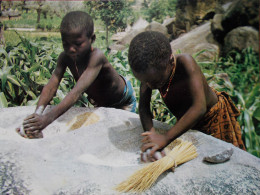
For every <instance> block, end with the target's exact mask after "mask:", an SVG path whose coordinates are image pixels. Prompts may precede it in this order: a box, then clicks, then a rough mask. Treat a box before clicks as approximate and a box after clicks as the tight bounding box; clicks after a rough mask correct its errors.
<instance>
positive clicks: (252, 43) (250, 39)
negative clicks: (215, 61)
mask: <svg viewBox="0 0 260 195" xmlns="http://www.w3.org/2000/svg"><path fill="white" fill-rule="evenodd" d="M248 47H252V49H253V51H254V52H256V53H258V52H259V33H258V31H257V30H255V29H254V28H252V27H248V26H244V27H238V28H235V29H233V30H232V31H230V32H229V33H228V34H227V35H226V36H225V39H224V46H223V49H222V52H223V55H224V54H227V53H229V52H230V51H232V50H235V51H242V50H243V49H245V48H248Z"/></svg>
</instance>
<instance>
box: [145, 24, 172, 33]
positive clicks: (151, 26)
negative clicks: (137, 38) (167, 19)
mask: <svg viewBox="0 0 260 195" xmlns="http://www.w3.org/2000/svg"><path fill="white" fill-rule="evenodd" d="M145 31H157V32H160V33H162V34H164V35H165V36H167V37H169V34H168V32H167V28H166V27H165V26H164V25H162V24H160V23H158V22H155V21H153V22H151V23H150V24H149V25H148V26H147V27H146V28H145Z"/></svg>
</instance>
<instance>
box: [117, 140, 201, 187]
mask: <svg viewBox="0 0 260 195" xmlns="http://www.w3.org/2000/svg"><path fill="white" fill-rule="evenodd" d="M178 141H179V144H178V145H177V146H175V147H174V148H173V149H172V150H171V151H169V153H168V154H167V155H166V156H164V157H163V158H161V159H160V160H157V161H155V162H153V163H149V164H148V165H147V166H145V167H144V168H142V169H140V170H138V171H136V172H135V173H134V174H133V175H132V176H130V177H129V178H128V179H127V180H126V181H123V182H122V183H120V184H119V185H117V186H116V188H115V190H117V191H119V192H143V191H145V190H147V189H148V188H150V187H151V186H152V184H153V183H154V182H155V181H156V179H157V178H158V177H159V176H160V175H161V174H162V173H163V172H165V171H166V170H168V169H170V168H172V167H176V166H177V165H179V164H182V163H185V162H187V161H189V160H192V159H194V158H196V157H197V155H198V154H197V151H196V147H195V146H194V145H193V144H192V143H191V142H188V141H184V140H181V141H180V139H178Z"/></svg>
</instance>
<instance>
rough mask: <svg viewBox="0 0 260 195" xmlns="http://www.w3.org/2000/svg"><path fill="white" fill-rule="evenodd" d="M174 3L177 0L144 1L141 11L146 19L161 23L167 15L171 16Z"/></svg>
mask: <svg viewBox="0 0 260 195" xmlns="http://www.w3.org/2000/svg"><path fill="white" fill-rule="evenodd" d="M176 3H177V0H150V2H149V3H147V2H146V3H145V5H144V7H143V10H142V11H143V13H144V15H145V19H146V20H147V21H149V22H151V21H157V22H159V23H162V22H163V20H164V19H165V18H166V17H167V16H170V17H173V13H175V7H176ZM162 10H163V11H162Z"/></svg>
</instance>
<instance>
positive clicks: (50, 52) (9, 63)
mask: <svg viewBox="0 0 260 195" xmlns="http://www.w3.org/2000/svg"><path fill="white" fill-rule="evenodd" d="M18 36H19V37H20V39H21V42H20V43H19V44H18V45H17V46H7V47H6V48H5V49H0V56H1V59H0V68H1V70H0V84H1V91H2V92H3V93H4V95H3V94H2V95H1V102H5V100H6V101H7V105H8V106H9V107H10V106H22V105H34V104H36V101H37V98H38V96H39V95H40V93H41V90H42V88H43V86H44V85H45V84H46V83H47V82H48V80H49V78H50V77H51V73H52V71H53V70H54V68H55V65H56V61H57V57H58V55H59V53H60V52H61V48H57V47H56V46H55V45H58V44H55V43H49V42H45V41H43V42H42V41H38V42H35V43H34V42H31V41H29V40H27V39H26V38H24V37H22V36H20V35H19V34H18ZM68 81H69V82H68ZM70 83H73V81H72V79H71V77H70V75H69V74H65V79H64V80H63V81H62V84H61V86H60V88H61V89H63V91H64V92H63V93H65V92H67V91H68V90H69V88H71V86H70V85H71V84H70ZM59 92H60V91H59ZM58 94H59V93H58ZM57 98H58V99H61V98H62V97H55V98H54V101H57ZM4 105H6V103H5V104H4Z"/></svg>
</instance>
